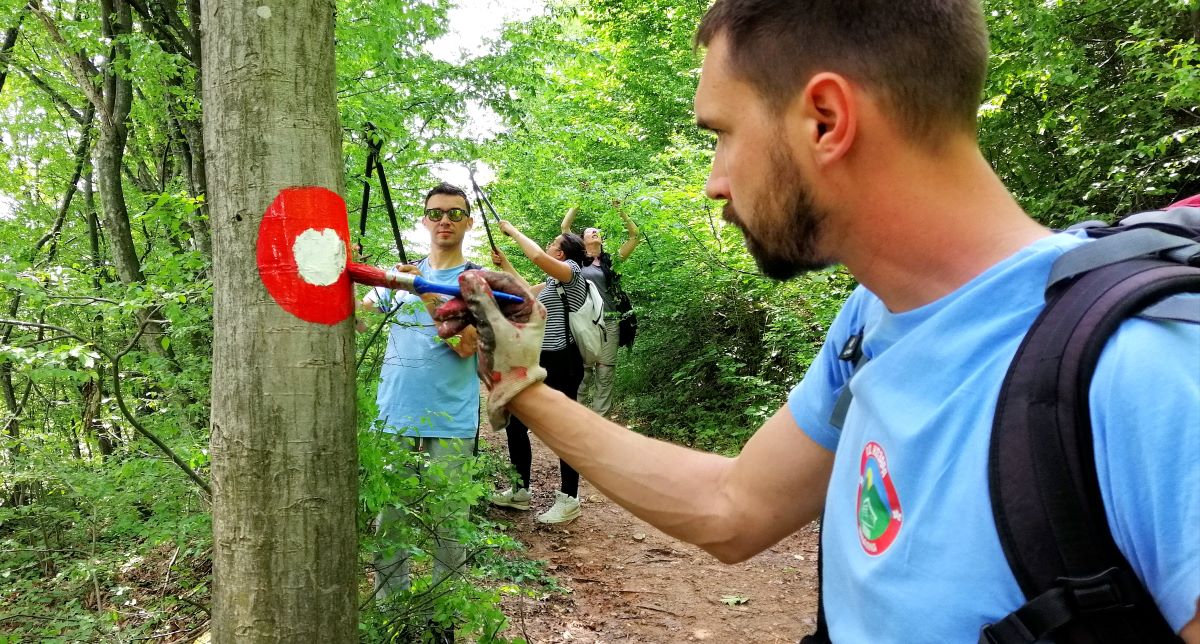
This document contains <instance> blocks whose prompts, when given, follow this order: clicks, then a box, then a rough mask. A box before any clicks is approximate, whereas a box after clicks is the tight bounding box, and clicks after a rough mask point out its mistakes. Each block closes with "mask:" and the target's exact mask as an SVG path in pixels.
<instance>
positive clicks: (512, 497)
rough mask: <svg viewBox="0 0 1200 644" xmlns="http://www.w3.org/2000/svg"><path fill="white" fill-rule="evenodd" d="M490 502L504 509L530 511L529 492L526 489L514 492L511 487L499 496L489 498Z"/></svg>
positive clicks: (494, 495)
mask: <svg viewBox="0 0 1200 644" xmlns="http://www.w3.org/2000/svg"><path fill="white" fill-rule="evenodd" d="M488 501H490V502H491V504H492V505H498V506H500V507H502V508H512V509H514V510H528V509H529V490H526V489H525V488H521V489H519V490H514V489H512V488H511V487H510V488H508V489H507V490H505V491H503V492H501V493H499V494H493V495H492V496H490V497H488Z"/></svg>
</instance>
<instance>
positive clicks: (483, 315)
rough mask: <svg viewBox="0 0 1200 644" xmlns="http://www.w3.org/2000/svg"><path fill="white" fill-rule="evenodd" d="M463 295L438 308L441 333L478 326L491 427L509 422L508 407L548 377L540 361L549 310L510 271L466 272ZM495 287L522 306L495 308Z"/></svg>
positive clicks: (461, 282) (461, 278)
mask: <svg viewBox="0 0 1200 644" xmlns="http://www.w3.org/2000/svg"><path fill="white" fill-rule="evenodd" d="M458 285H459V287H460V288H461V289H462V296H461V297H456V298H454V299H452V300H450V301H449V302H446V303H445V304H443V305H442V306H440V307H438V310H437V312H436V314H435V315H434V319H435V320H437V323H438V335H440V336H441V337H443V338H449V337H451V336H454V335H457V334H458V333H460V332H462V329H463V328H464V327H466V326H468V325H471V324H474V325H475V328H476V329H477V330H478V331H479V379H480V380H482V381H483V385H484V387H486V388H487V390H488V405H487V406H488V420H489V421H491V423H492V428H493V429H500V428H501V427H504V426H505V425H506V424H508V415H509V414H508V410H507V409H506V407H505V406H506V405H507V404H508V401H510V400H512V399H513V397H514V396H516V395H517V394H518V393H520V392H521V391H522V390H524V389H525V388H526V387H528V386H529V385H532V384H533V383H535V382H541V381H543V380H545V379H546V370H545V369H543V368H542V366H541V365H540V364H538V362H539V358H540V357H541V353H542V335H544V334H545V332H546V307H544V306H542V303H541V302H538V301H537V299H535V298H534V297H533V294H532V293H530V292H529V290H528V289H527V288H525V287H524V286H523V285H522V284H521V283H520V282H519V281H518V280H517V279H516V278H514V277H513V276H512V275H509V274H507V273H495V272H491V271H474V270H472V271H463V273H462V275H460V276H459V277H458ZM492 289H495V290H498V291H503V292H505V293H511V294H513V295H519V296H521V298H523V299H524V300H525V301H524V302H522V303H520V304H512V303H508V302H505V303H504V304H502V305H497V303H496V298H494V297H492Z"/></svg>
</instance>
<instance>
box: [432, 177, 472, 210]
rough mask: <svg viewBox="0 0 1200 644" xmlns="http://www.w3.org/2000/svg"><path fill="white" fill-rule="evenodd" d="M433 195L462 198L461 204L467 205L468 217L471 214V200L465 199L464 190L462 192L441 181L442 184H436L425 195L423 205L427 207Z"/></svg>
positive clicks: (452, 185) (456, 187)
mask: <svg viewBox="0 0 1200 644" xmlns="http://www.w3.org/2000/svg"><path fill="white" fill-rule="evenodd" d="M433 195H448V196H451V197H462V200H463V203H465V204H467V208H466V210H467V214H468V215H470V214H471V200H470V199H468V198H467V192H466V191H465V190H463V189H462V188H459V187H458V186H456V185H454V184H452V183H446V182H445V181H443V182H441V183H439V184H437V185H436V186H434V187H433V188H432V189H430V191H429V192H427V193H425V204H426V205H429V199H430V198H432V197H433Z"/></svg>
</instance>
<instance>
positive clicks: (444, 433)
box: [375, 260, 479, 438]
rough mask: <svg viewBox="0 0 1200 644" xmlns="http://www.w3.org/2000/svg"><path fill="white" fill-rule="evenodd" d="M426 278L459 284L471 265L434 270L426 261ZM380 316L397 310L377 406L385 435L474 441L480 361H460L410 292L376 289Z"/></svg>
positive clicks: (423, 265) (423, 273) (423, 263)
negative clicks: (459, 280)
mask: <svg viewBox="0 0 1200 644" xmlns="http://www.w3.org/2000/svg"><path fill="white" fill-rule="evenodd" d="M417 268H419V269H420V270H421V276H422V277H424V278H425V279H427V280H429V281H431V282H436V283H440V284H457V283H458V276H459V274H461V273H462V272H463V271H464V270H466V268H467V265H466V264H462V265H460V266H455V267H453V268H446V269H432V268H429V264H428V262H426V261H425V260H422V261H421V262H420V263H418V264H417ZM375 296H376V298H377V305H378V307H379V310H380V311H383V312H387V311H390V310H392V309H393V308H396V309H397V311H396V314H395V315H394V316H393V317H392V324H391V326H390V328H389V329H388V344H387V349H386V351H385V352H384V357H383V369H382V370H381V373H380V382H379V392H378V394H377V396H376V402H377V404H378V406H379V419H380V420H382V421H383V422H384V424H385V430H386V431H390V432H399V433H401V434H403V435H405V436H426V437H434V438H474V437H475V432H476V428H477V427H478V426H479V376H477V375H476V373H475V365H476V363H477V360H478V358H476V357H475V356H471V357H469V358H460V357H458V354H456V353H454V351H453V350H452V349H450V347H449V346H448V345H447V344H446V343H445V341H443V340H440V339H438V337H437V328H436V326H435V325H434V322H433V318H432V317H430V315H429V311H427V310H426V309H425V305H424V304H423V303H422V302H421V298H420V297H418V296H417V295H415V294H413V293H409V292H407V291H390V290H388V289H376V290H375Z"/></svg>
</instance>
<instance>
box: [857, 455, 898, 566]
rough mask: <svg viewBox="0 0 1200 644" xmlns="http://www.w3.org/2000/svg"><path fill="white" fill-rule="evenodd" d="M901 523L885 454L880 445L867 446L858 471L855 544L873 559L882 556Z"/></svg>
mask: <svg viewBox="0 0 1200 644" xmlns="http://www.w3.org/2000/svg"><path fill="white" fill-rule="evenodd" d="M903 520H904V514H903V513H902V512H901V511H900V496H899V495H898V494H896V486H895V485H894V484H893V483H892V477H891V474H890V473H889V472H888V462H887V454H886V453H885V452H884V451H883V447H882V446H880V445H879V443H876V442H873V441H872V442H870V443H867V445H866V447H864V448H863V452H862V459H861V461H860V464H859V469H858V541H859V543H860V544H862V547H863V550H865V551H866V553H867V554H869V555H872V556H877V555H881V554H883V553H884V552H885V551H886V550H887V549H888V548H889V547H890V546H891V545H892V542H894V541H895V540H896V535H897V534H899V533H900V524H901V523H902V522H903Z"/></svg>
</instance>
